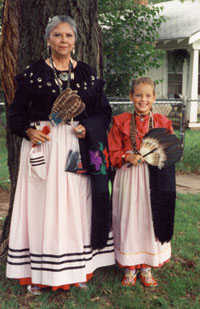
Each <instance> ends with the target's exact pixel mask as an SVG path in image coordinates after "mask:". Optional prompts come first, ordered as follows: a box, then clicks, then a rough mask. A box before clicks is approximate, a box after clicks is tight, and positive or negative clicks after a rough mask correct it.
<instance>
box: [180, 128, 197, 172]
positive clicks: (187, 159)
mask: <svg viewBox="0 0 200 309" xmlns="http://www.w3.org/2000/svg"><path fill="white" fill-rule="evenodd" d="M199 154H200V131H193V130H190V129H187V130H186V131H185V140H184V153H183V158H182V159H181V161H179V162H178V163H177V164H176V170H177V171H178V172H182V173H191V172H197V173H200V156H199Z"/></svg>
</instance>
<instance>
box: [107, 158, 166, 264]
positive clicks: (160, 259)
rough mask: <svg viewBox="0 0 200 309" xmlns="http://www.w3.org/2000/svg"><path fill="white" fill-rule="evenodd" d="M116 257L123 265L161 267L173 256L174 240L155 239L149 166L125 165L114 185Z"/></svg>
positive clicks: (118, 172) (116, 177)
mask: <svg viewBox="0 0 200 309" xmlns="http://www.w3.org/2000/svg"><path fill="white" fill-rule="evenodd" d="M113 234H114V243H115V256H116V260H117V262H118V263H119V264H120V265H122V266H136V267H139V265H142V264H145V265H149V266H152V267H159V266H161V265H162V264H163V263H164V262H166V261H167V260H168V259H169V258H170V256H171V246H170V243H164V244H163V245H162V244H161V243H160V242H159V241H158V240H156V239H155V235H154V228H153V221H152V212H151V203H150V187H149V169H148V166H147V164H146V163H143V164H141V165H139V166H136V167H134V166H132V167H130V168H128V167H127V165H123V166H122V167H121V168H120V169H118V170H117V173H116V176H115V180H114V186H113Z"/></svg>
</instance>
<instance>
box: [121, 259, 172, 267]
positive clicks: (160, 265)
mask: <svg viewBox="0 0 200 309" xmlns="http://www.w3.org/2000/svg"><path fill="white" fill-rule="evenodd" d="M169 261H170V259H168V260H166V261H165V262H163V263H161V264H159V265H158V266H151V265H147V264H138V265H134V266H124V265H120V264H119V263H118V265H119V267H120V268H127V269H130V270H134V269H140V268H149V267H150V268H160V267H162V266H163V265H164V264H165V263H169Z"/></svg>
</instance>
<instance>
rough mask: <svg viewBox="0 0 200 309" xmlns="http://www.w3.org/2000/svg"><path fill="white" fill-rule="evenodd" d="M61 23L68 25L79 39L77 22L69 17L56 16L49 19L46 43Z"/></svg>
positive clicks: (46, 29)
mask: <svg viewBox="0 0 200 309" xmlns="http://www.w3.org/2000/svg"><path fill="white" fill-rule="evenodd" d="M59 23H68V24H69V25H70V26H71V28H72V30H73V32H74V35H75V39H77V29H76V22H75V20H74V19H72V18H71V17H69V16H67V15H56V16H54V17H52V18H49V21H48V24H47V26H46V28H45V39H46V41H47V40H48V38H49V35H50V33H51V31H52V30H53V29H54V28H55V27H56V26H57V25H58V24H59Z"/></svg>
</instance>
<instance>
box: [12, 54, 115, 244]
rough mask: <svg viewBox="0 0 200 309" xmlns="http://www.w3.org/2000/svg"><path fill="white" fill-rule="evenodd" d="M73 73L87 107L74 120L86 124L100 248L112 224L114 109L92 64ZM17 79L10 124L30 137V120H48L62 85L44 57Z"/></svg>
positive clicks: (83, 145)
mask: <svg viewBox="0 0 200 309" xmlns="http://www.w3.org/2000/svg"><path fill="white" fill-rule="evenodd" d="M57 73H58V74H59V71H58V72H57ZM72 73H73V75H74V78H72V80H71V83H70V87H71V88H72V89H73V90H76V91H77V94H78V95H79V96H80V97H81V98H82V100H83V102H84V103H85V105H86V108H85V110H84V111H83V112H82V113H81V114H80V115H79V116H78V117H76V118H75V119H74V120H78V121H79V122H80V123H82V124H83V125H84V126H85V127H86V138H85V139H84V140H83V139H82V140H81V139H80V140H79V143H80V151H81V156H82V161H83V166H84V167H85V168H86V169H87V170H88V173H89V175H90V178H91V187H92V230H91V246H92V247H93V249H101V248H103V247H104V246H105V245H106V242H107V240H108V234H109V231H110V227H111V197H110V195H109V190H108V185H109V178H110V176H109V160H108V147H107V129H108V126H109V123H110V120H111V112H112V111H111V107H110V105H109V102H108V100H107V98H106V96H105V95H104V91H103V85H104V82H103V81H102V80H100V79H99V78H98V77H97V75H96V73H95V71H94V70H93V69H92V68H91V67H90V66H89V65H87V64H85V63H83V62H80V61H78V63H77V66H76V67H75V68H74V69H73V70H72ZM16 80H17V83H18V87H17V90H16V94H15V97H14V101H13V103H12V104H11V106H10V110H9V123H10V127H11V130H12V132H13V133H15V134H17V135H19V136H21V137H25V138H28V137H27V135H26V133H25V131H26V130H27V129H28V128H29V127H30V123H31V122H35V121H42V120H49V118H48V116H49V115H50V112H51V108H52V105H53V103H54V101H55V99H56V98H57V96H58V95H59V88H58V86H57V85H56V83H55V80H54V74H53V70H52V69H51V68H50V67H49V66H48V65H47V64H46V63H45V61H44V60H42V59H41V60H39V61H37V62H34V63H32V64H31V65H30V66H28V67H27V68H26V70H25V71H24V72H23V73H22V74H19V75H17V77H16ZM64 86H66V85H64ZM97 162H98V164H97ZM99 162H100V164H99Z"/></svg>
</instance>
